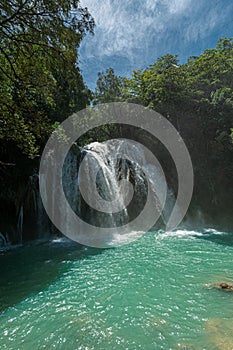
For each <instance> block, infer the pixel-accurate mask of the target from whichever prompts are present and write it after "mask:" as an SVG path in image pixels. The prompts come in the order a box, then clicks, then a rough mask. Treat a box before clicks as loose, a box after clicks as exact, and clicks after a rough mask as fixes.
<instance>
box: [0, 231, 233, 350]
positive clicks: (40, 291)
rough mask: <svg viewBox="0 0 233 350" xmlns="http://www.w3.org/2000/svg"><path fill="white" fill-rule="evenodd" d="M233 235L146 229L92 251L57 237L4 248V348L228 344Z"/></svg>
mask: <svg viewBox="0 0 233 350" xmlns="http://www.w3.org/2000/svg"><path fill="white" fill-rule="evenodd" d="M232 263H233V235H232V234H229V233H224V232H218V231H215V230H205V231H202V232H198V231H186V230H178V231H176V232H167V233H163V232H149V233H147V234H145V235H144V236H143V237H142V238H140V239H139V240H137V241H135V242H134V243H132V244H130V245H126V246H123V247H121V248H115V249H106V250H98V249H93V248H84V247H80V246H79V245H77V244H74V243H70V242H66V241H63V240H57V241H53V242H49V243H40V244H31V245H27V246H24V247H21V248H18V249H15V250H12V251H8V252H6V253H4V254H1V256H0V266H1V269H0V312H1V313H0V348H1V350H3V349H7V350H11V349H12V350H17V349H20V350H22V349H23V350H32V349H35V350H40V349H49V350H51V349H56V350H57V349H58V350H59V349H62V350H63V349H64V350H76V349H80V350H84V349H85V350H89V349H97V350H98V349H103V350H108V349H111V350H113V349H130V350H131V349H132V350H134V349H135V350H137V349H145V350H147V349H148V350H150V349H151V350H152V349H153V350H156V349H165V350H169V349H172V350H173V349H186V350H187V349H195V350H198V349H207V350H212V349H213V350H214V349H228V350H229V349H233V292H232V293H231V292H224V291H222V290H219V289H217V288H215V284H217V283H220V282H223V281H224V282H225V281H226V282H227V281H228V282H232V281H233V264H232Z"/></svg>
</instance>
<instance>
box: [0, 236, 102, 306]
mask: <svg viewBox="0 0 233 350" xmlns="http://www.w3.org/2000/svg"><path fill="white" fill-rule="evenodd" d="M102 252H104V250H103V249H97V248H87V247H83V246H81V245H79V244H76V243H73V242H68V243H62V242H57V243H55V242H54V243H53V242H48V243H40V244H36V243H32V244H27V245H25V246H23V247H19V248H17V249H14V250H10V251H7V252H5V253H4V254H1V255H0V267H1V269H0V313H1V312H3V311H4V310H5V309H7V308H8V307H10V306H13V305H15V304H17V303H19V302H20V301H22V300H24V299H26V298H27V297H29V296H31V295H32V294H34V293H38V292H40V291H42V290H44V289H46V288H47V287H49V285H51V284H52V283H54V282H55V281H56V280H57V279H58V278H59V277H60V276H61V275H62V274H63V273H64V272H65V271H66V270H67V269H68V268H69V266H70V264H72V261H77V260H82V259H87V258H89V257H91V256H93V255H97V254H101V253H102Z"/></svg>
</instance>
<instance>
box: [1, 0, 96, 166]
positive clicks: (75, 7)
mask: <svg viewBox="0 0 233 350" xmlns="http://www.w3.org/2000/svg"><path fill="white" fill-rule="evenodd" d="M0 24H1V26H0V36H1V43H0V83H1V85H0V97H1V101H2V104H1V106H0V118H1V119H0V142H1V144H2V147H1V150H2V151H1V152H2V153H4V158H6V157H7V153H10V152H11V153H12V149H14V147H17V148H18V149H20V150H21V152H22V153H24V154H25V155H26V156H27V157H30V158H34V157H35V156H37V155H38V154H39V151H40V149H41V146H43V144H44V142H45V141H46V139H47V137H48V135H49V134H50V133H51V131H52V129H53V123H54V122H55V121H61V120H63V119H64V118H66V117H67V116H68V115H69V114H70V113H72V112H73V111H76V110H78V109H81V108H84V107H85V106H86V104H87V103H88V100H89V92H88V90H87V88H86V87H85V85H84V82H83V80H82V76H81V74H80V71H79V68H78V66H77V47H78V46H79V44H80V41H81V39H82V37H83V36H84V35H85V33H87V32H88V31H89V32H93V27H94V21H93V19H92V17H91V15H90V14H89V12H88V10H87V9H86V8H82V7H81V6H80V4H79V1H77V0H73V1H71V0H55V1H51V0H49V1H47V0H40V1H37V0H32V1H28V0H10V1H2V2H1V4H0ZM8 147H9V152H7V149H8ZM2 157H3V155H2ZM4 160H6V159H4Z"/></svg>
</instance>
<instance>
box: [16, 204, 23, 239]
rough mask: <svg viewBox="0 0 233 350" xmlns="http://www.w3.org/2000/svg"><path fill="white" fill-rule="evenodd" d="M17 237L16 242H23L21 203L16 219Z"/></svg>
mask: <svg viewBox="0 0 233 350" xmlns="http://www.w3.org/2000/svg"><path fill="white" fill-rule="evenodd" d="M17 237H18V243H20V244H22V242H23V205H21V206H20V208H19V214H18V221H17Z"/></svg>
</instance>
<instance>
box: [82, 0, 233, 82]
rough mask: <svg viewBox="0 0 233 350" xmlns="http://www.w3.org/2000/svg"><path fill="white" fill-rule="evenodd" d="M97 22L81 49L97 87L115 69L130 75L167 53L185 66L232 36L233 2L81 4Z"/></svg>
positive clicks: (94, 0) (105, 0)
mask: <svg viewBox="0 0 233 350" xmlns="http://www.w3.org/2000/svg"><path fill="white" fill-rule="evenodd" d="M81 4H82V6H86V7H88V9H89V11H90V13H91V14H92V16H93V17H94V19H95V22H96V27H95V35H94V36H93V37H92V36H90V35H87V36H86V37H85V39H84V40H83V42H82V44H81V47H80V49H79V61H80V67H81V71H82V74H83V77H84V80H85V82H86V83H87V85H88V87H89V88H91V89H94V87H95V83H96V79H97V73H98V72H99V71H104V70H105V69H106V68H108V67H112V68H114V70H115V73H116V74H118V75H123V76H130V74H131V72H132V70H134V69H138V68H146V67H148V66H149V65H150V64H152V63H154V62H155V61H156V59H157V58H158V57H160V56H162V55H164V54H166V53H172V54H178V55H179V60H180V63H183V62H185V61H186V59H187V58H188V57H189V56H192V55H199V54H200V53H201V52H202V51H203V50H205V49H206V48H212V47H214V46H215V45H216V43H217V40H218V38H220V37H223V36H226V37H232V36H233V1H232V0H128V1H127V0H81Z"/></svg>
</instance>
